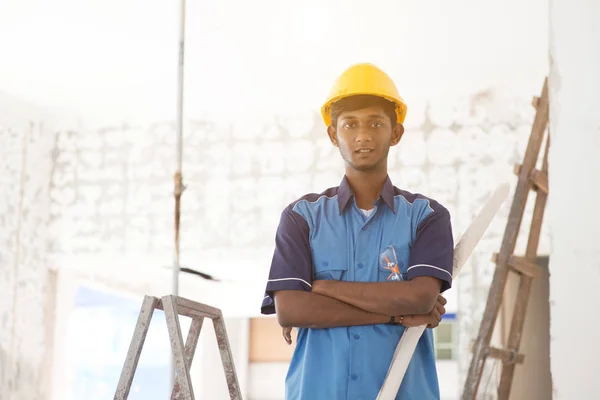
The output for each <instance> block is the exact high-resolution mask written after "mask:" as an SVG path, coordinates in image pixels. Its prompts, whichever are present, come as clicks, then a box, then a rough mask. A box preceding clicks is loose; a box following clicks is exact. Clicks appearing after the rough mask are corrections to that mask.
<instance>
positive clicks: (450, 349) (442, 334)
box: [433, 319, 456, 360]
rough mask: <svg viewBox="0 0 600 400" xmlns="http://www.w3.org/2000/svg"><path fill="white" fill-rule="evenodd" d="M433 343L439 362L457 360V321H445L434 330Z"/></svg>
mask: <svg viewBox="0 0 600 400" xmlns="http://www.w3.org/2000/svg"><path fill="white" fill-rule="evenodd" d="M433 341H434V347H435V356H436V358H437V359H438V360H454V359H456V320H454V319H443V320H442V322H440V324H439V325H438V327H437V328H435V329H434V330H433Z"/></svg>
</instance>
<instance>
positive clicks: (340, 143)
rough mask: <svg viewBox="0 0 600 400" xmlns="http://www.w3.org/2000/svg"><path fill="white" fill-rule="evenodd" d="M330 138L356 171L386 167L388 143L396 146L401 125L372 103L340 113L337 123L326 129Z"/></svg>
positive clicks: (402, 131)
mask: <svg viewBox="0 0 600 400" xmlns="http://www.w3.org/2000/svg"><path fill="white" fill-rule="evenodd" d="M327 133H328V135H329V139H330V140H331V142H332V143H333V145H334V146H336V147H338V148H339V149H340V154H341V155H342V158H343V160H344V162H345V163H346V166H347V167H350V168H352V169H355V170H357V171H363V172H366V171H372V170H377V169H380V168H387V156H388V153H389V150H390V146H395V145H396V144H398V142H399V141H400V138H401V137H402V134H403V133H404V127H403V126H402V125H401V124H397V125H396V126H395V127H394V128H392V123H391V121H390V118H389V117H388V116H387V114H386V113H385V112H384V111H383V109H381V107H378V106H373V107H368V108H363V109H360V110H356V111H344V112H342V113H341V114H340V116H339V117H338V120H337V124H336V126H335V127H334V126H330V127H329V128H328V129H327Z"/></svg>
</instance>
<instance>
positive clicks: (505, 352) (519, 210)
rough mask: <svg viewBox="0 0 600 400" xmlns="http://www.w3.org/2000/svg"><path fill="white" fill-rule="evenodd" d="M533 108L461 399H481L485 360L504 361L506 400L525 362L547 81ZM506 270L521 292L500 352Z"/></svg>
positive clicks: (542, 182)
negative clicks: (522, 239) (528, 211)
mask: <svg viewBox="0 0 600 400" xmlns="http://www.w3.org/2000/svg"><path fill="white" fill-rule="evenodd" d="M533 106H534V107H535V108H536V114H535V119H534V122H533V126H532V129H531V134H530V136H529V142H528V144H527V149H526V151H525V156H524V158H523V163H522V164H520V165H519V164H518V165H516V166H515V170H514V172H515V174H516V175H517V176H518V182H517V187H516V189H515V193H514V197H513V201H512V205H511V208H510V213H509V216H508V222H507V224H506V229H505V231H504V236H503V239H502V244H501V247H500V251H499V252H498V253H497V254H494V256H493V258H492V259H493V261H494V262H495V263H496V269H495V272H494V276H493V278H492V283H491V286H490V290H489V292H488V298H487V303H486V307H485V312H484V314H483V319H482V321H481V325H480V327H479V334H478V335H477V339H476V340H475V343H474V346H473V357H472V359H471V365H470V367H469V372H468V374H467V378H466V381H465V384H464V388H463V393H462V399H463V400H475V399H476V398H481V397H478V396H477V390H478V388H479V384H480V382H481V378H482V375H483V370H484V366H485V362H486V359H487V358H488V357H492V358H495V359H497V360H500V361H501V362H502V371H501V374H500V383H499V386H498V399H499V400H504V399H508V397H509V394H510V389H511V386H512V381H513V376H514V372H515V366H516V364H521V363H523V361H524V356H523V355H522V354H520V353H519V346H520V343H521V336H522V332H523V325H524V322H525V313H526V311H527V305H528V302H529V296H530V291H531V284H532V280H533V279H534V278H535V277H537V276H538V275H539V274H540V272H541V269H540V267H539V266H538V264H536V258H537V249H538V244H539V240H540V232H541V228H542V220H543V217H544V209H545V207H546V199H547V197H548V149H549V147H550V140H549V139H550V138H549V137H548V139H547V140H546V148H545V151H544V156H543V161H542V169H541V170H537V169H536V164H537V161H538V157H539V153H540V148H541V146H542V142H543V139H544V137H545V132H546V127H547V125H548V79H547V78H546V79H545V80H544V85H543V89H542V93H541V96H540V97H534V98H533ZM530 191H534V192H535V193H536V198H535V206H534V210H533V217H532V221H531V226H530V230H529V238H528V241H527V247H526V251H525V256H517V255H514V254H513V252H514V250H515V245H516V242H517V237H518V234H519V231H520V228H521V221H522V219H523V214H524V212H525V206H526V204H527V197H528V195H529V193H530ZM509 271H512V272H514V273H516V274H518V276H519V288H518V291H517V295H516V300H515V303H514V308H513V314H512V321H511V325H510V331H509V335H508V338H507V341H506V348H503V349H499V348H495V347H492V346H491V345H490V341H491V339H492V333H493V331H494V325H495V323H496V320H497V318H498V313H499V311H500V307H501V304H502V297H503V294H504V290H505V286H506V281H507V277H508V273H509Z"/></svg>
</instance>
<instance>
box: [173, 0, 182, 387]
mask: <svg viewBox="0 0 600 400" xmlns="http://www.w3.org/2000/svg"><path fill="white" fill-rule="evenodd" d="M179 18H180V21H179V62H178V69H177V75H178V76H177V78H178V79H177V128H176V135H177V141H176V165H175V168H176V169H175V175H174V184H175V185H174V186H175V187H174V191H173V194H174V196H175V254H174V260H173V289H172V293H171V294H172V295H173V296H179V272H180V269H181V266H180V264H179V227H180V221H181V194H182V193H183V191H184V189H185V186H184V185H183V174H182V172H181V169H182V168H181V167H182V164H183V66H184V50H185V0H180V14H179ZM174 384H175V361H174V359H173V358H171V387H173V385H174Z"/></svg>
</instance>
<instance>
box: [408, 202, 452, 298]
mask: <svg viewBox="0 0 600 400" xmlns="http://www.w3.org/2000/svg"><path fill="white" fill-rule="evenodd" d="M453 261H454V239H453V237H452V224H451V222H450V213H449V212H448V210H446V209H445V208H438V209H437V210H435V211H433V212H432V213H431V214H429V215H428V216H427V217H426V218H425V219H424V220H423V221H422V222H421V223H420V224H419V226H418V227H417V232H416V237H415V240H414V241H413V245H412V248H411V251H410V259H409V267H408V269H407V274H408V279H413V278H414V277H417V276H433V277H435V278H438V279H440V280H441V281H442V288H441V292H444V291H446V290H448V289H450V287H452V264H453Z"/></svg>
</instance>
